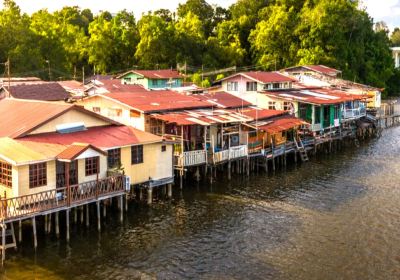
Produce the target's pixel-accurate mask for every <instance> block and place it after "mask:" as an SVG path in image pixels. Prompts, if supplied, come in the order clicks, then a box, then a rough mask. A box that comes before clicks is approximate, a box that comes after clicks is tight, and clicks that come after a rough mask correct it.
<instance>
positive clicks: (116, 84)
mask: <svg viewBox="0 0 400 280" xmlns="http://www.w3.org/2000/svg"><path fill="white" fill-rule="evenodd" d="M101 83H102V84H103V86H102V87H103V88H105V89H106V90H107V91H109V92H131V93H135V92H148V90H146V89H145V88H144V87H143V86H141V85H125V84H122V83H121V80H119V79H115V80H102V81H101Z"/></svg>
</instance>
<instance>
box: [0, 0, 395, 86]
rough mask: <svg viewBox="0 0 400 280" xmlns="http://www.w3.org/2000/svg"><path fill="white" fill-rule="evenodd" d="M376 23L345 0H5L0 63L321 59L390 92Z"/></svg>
mask: <svg viewBox="0 0 400 280" xmlns="http://www.w3.org/2000/svg"><path fill="white" fill-rule="evenodd" d="M378 25H379V26H378ZM378 25H377V26H374V23H373V21H372V19H371V18H370V17H369V16H368V14H367V13H366V12H365V11H364V10H360V9H359V8H358V1H354V0H334V1H332V0H238V1H237V2H236V3H235V4H233V5H232V6H231V7H230V8H229V9H223V8H221V7H218V6H215V5H210V4H209V3H207V2H206V1H205V0H187V2H186V3H184V4H180V5H179V7H178V9H177V11H174V12H171V11H169V10H165V9H162V10H158V11H154V12H150V13H148V14H146V15H143V16H142V18H141V19H140V20H139V21H136V19H135V18H134V16H133V14H132V13H130V12H127V11H121V12H119V13H118V14H116V15H114V16H113V15H111V14H110V13H109V12H103V13H102V14H99V15H96V16H94V15H93V14H92V13H91V11H90V10H88V9H85V10H81V9H79V8H78V7H65V8H63V9H61V10H59V11H56V12H54V13H49V12H48V11H47V10H40V11H38V12H36V13H34V14H32V15H31V16H28V15H26V14H23V13H22V12H21V11H20V9H19V7H18V6H17V5H16V4H15V3H14V2H13V1H12V0H5V1H4V8H3V10H1V11H0V36H1V38H2V40H1V41H0V62H4V61H6V60H7V58H10V60H11V69H12V73H14V74H19V75H37V76H40V77H42V78H45V79H48V78H51V79H58V78H72V77H74V76H75V77H80V75H81V72H82V69H83V67H84V68H85V70H86V72H87V73H93V71H96V72H97V73H110V72H118V71H123V70H126V69H128V68H132V67H140V68H148V69H149V68H170V67H174V68H175V67H176V66H177V64H180V65H189V66H191V67H189V68H188V69H189V70H198V69H201V68H203V69H216V68H225V67H230V66H238V67H240V66H249V65H252V66H253V69H263V70H275V69H280V68H283V67H288V66H292V65H299V64H326V65H328V66H331V67H335V68H338V69H341V70H342V71H343V73H344V77H345V78H348V79H351V80H354V81H357V82H363V83H368V84H371V85H374V86H378V87H385V88H387V89H388V92H389V93H394V92H397V91H398V88H400V87H399V85H398V83H399V81H398V80H397V79H396V78H397V77H398V76H399V74H398V73H397V72H396V71H395V70H394V66H393V60H392V56H391V51H390V48H389V47H390V46H391V45H392V44H394V45H398V44H400V31H399V30H395V32H394V33H393V34H392V36H391V38H390V39H391V40H390V39H389V36H388V32H387V29H385V28H382V26H384V24H383V23H380V24H378ZM374 27H375V28H374ZM49 66H50V68H51V74H50V77H49V74H48V67H49ZM203 83H206V84H207V83H209V81H208V80H207V82H204V81H203Z"/></svg>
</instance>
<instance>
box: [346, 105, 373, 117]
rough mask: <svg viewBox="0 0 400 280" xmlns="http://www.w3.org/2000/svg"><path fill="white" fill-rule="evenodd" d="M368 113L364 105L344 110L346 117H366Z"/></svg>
mask: <svg viewBox="0 0 400 280" xmlns="http://www.w3.org/2000/svg"><path fill="white" fill-rule="evenodd" d="M366 115H367V110H366V109H365V108H364V107H360V108H357V109H345V110H344V111H343V118H344V119H358V118H361V117H365V116H366Z"/></svg>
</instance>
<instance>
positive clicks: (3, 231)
mask: <svg viewBox="0 0 400 280" xmlns="http://www.w3.org/2000/svg"><path fill="white" fill-rule="evenodd" d="M5 259H6V224H5V223H4V222H3V223H2V225H1V265H2V266H3V265H4V261H5Z"/></svg>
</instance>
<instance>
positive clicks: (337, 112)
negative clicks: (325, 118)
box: [333, 105, 340, 120]
mask: <svg viewBox="0 0 400 280" xmlns="http://www.w3.org/2000/svg"><path fill="white" fill-rule="evenodd" d="M339 112H340V105H335V107H334V113H333V117H334V119H335V120H337V119H339Z"/></svg>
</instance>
